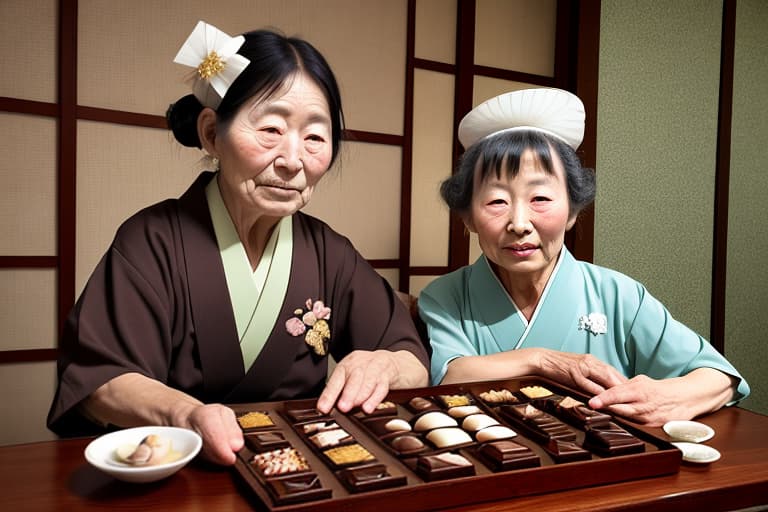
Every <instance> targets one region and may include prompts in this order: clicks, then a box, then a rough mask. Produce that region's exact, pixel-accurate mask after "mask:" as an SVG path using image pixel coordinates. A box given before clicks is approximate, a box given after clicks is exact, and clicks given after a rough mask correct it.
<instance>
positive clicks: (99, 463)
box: [85, 427, 203, 483]
mask: <svg viewBox="0 0 768 512" xmlns="http://www.w3.org/2000/svg"><path fill="white" fill-rule="evenodd" d="M150 434H155V435H158V436H161V437H164V438H167V439H168V440H170V442H171V451H172V454H173V455H174V457H172V459H173V460H171V461H170V462H165V463H162V464H156V465H152V466H132V465H130V464H127V463H125V462H123V461H122V459H121V458H120V457H119V456H118V450H120V451H125V450H126V447H130V446H138V445H139V443H141V440H142V439H144V438H145V437H146V436H148V435H150ZM202 446H203V440H202V438H201V437H200V436H199V435H198V434H197V433H196V432H194V431H192V430H189V429H186V428H177V427H136V428H127V429H124V430H118V431H115V432H110V433H109V434H104V435H103V436H100V437H97V438H96V439H94V440H93V441H91V442H90V443H89V444H88V446H86V448H85V459H86V460H87V461H88V463H90V464H91V465H92V466H94V467H95V468H98V469H100V470H101V471H103V472H105V473H107V474H108V475H111V476H113V477H114V478H117V479H118V480H123V481H125V482H134V483H144V482H154V481H156V480H161V479H163V478H167V477H169V476H171V475H172V474H174V473H175V472H177V471H178V470H179V469H181V468H183V467H184V466H185V465H186V464H187V463H188V462H189V461H190V460H192V459H193V458H195V456H196V455H197V454H198V452H199V451H200V448H202Z"/></svg>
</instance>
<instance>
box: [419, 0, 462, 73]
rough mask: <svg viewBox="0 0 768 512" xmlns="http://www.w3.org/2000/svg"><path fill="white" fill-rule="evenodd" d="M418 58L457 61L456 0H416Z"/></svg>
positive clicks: (447, 61)
mask: <svg viewBox="0 0 768 512" xmlns="http://www.w3.org/2000/svg"><path fill="white" fill-rule="evenodd" d="M414 46H415V48H414V54H415V56H416V58H419V59H428V60H436V61H438V62H445V63H447V64H453V63H454V62H456V0H416V38H415V42H414Z"/></svg>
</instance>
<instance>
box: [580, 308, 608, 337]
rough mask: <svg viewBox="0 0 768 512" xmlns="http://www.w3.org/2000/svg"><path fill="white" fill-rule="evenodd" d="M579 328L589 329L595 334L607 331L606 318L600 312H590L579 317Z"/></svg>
mask: <svg viewBox="0 0 768 512" xmlns="http://www.w3.org/2000/svg"><path fill="white" fill-rule="evenodd" d="M579 330H585V331H589V332H591V333H592V334H594V335H595V336H597V335H598V334H605V333H606V332H608V319H607V318H606V316H605V315H604V314H602V313H590V314H589V315H582V316H580V317H579Z"/></svg>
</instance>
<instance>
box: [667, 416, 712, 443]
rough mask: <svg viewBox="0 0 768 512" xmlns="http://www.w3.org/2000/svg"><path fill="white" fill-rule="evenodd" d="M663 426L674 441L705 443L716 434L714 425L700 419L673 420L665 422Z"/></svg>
mask: <svg viewBox="0 0 768 512" xmlns="http://www.w3.org/2000/svg"><path fill="white" fill-rule="evenodd" d="M663 428H664V432H666V433H667V435H668V436H669V437H670V438H672V441H683V442H688V443H703V442H704V441H708V440H709V439H712V437H714V435H715V431H714V430H712V427H710V426H709V425H705V424H703V423H699V422H698V421H685V420H673V421H668V422H667V423H665V424H664V427H663Z"/></svg>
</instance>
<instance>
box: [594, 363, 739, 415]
mask: <svg viewBox="0 0 768 512" xmlns="http://www.w3.org/2000/svg"><path fill="white" fill-rule="evenodd" d="M733 390H734V383H733V382H732V379H731V377H730V376H728V375H726V374H724V373H722V372H720V371H718V370H714V369H712V368H698V369H696V370H694V371H692V372H691V373H689V374H687V375H685V376H683V377H675V378H670V379H661V380H657V379H652V378H650V377H648V376H646V375H638V376H636V377H633V378H631V379H630V380H629V381H627V382H625V383H623V384H617V385H615V386H613V387H611V388H609V389H607V390H605V391H603V392H602V393H600V394H598V395H596V396H594V397H593V398H592V399H591V400H590V401H589V406H590V407H591V408H593V409H605V410H608V411H609V412H611V413H613V414H617V415H619V416H624V417H625V418H630V419H631V420H632V421H635V422H638V423H642V424H645V425H648V426H661V425H663V424H664V423H666V422H667V421H670V420H688V419H691V418H694V417H696V416H699V415H701V414H705V413H708V412H712V411H716V410H717V409H719V408H720V407H722V406H723V405H725V404H726V403H727V402H728V401H729V400H731V399H732V398H733Z"/></svg>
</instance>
